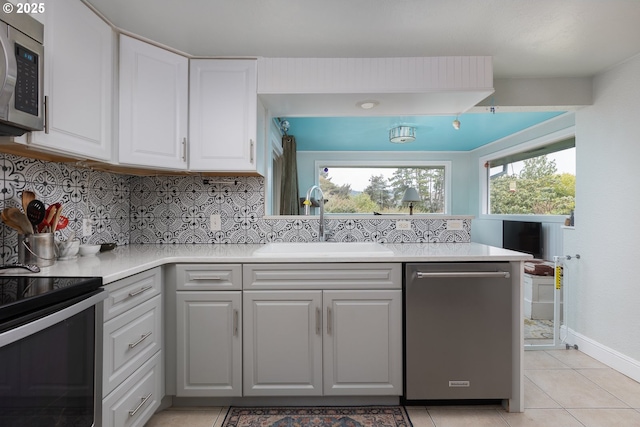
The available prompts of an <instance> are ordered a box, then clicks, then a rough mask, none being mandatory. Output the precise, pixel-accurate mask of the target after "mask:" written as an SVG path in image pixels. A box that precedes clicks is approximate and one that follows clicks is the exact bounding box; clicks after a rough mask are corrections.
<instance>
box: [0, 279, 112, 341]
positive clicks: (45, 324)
mask: <svg viewBox="0 0 640 427" xmlns="http://www.w3.org/2000/svg"><path fill="white" fill-rule="evenodd" d="M106 298H107V292H105V291H104V290H102V289H101V290H99V291H98V292H97V293H96V294H94V295H92V296H90V297H88V298H86V299H83V300H82V301H80V302H78V303H76V304H74V305H72V306H69V307H66V308H63V309H62V310H60V311H56V312H55V313H51V314H49V315H48V316H45V317H42V318H40V319H36V320H34V321H32V322H29V323H26V324H24V325H21V326H18V327H17V328H14V329H11V330H8V331H5V332H3V333H1V334H0V347H4V346H5V345H9V344H11V343H14V342H16V341H19V340H21V339H23V338H26V337H28V336H29V335H33V334H35V333H38V332H40V331H43V330H45V329H47V328H49V327H51V326H53V325H55V324H56V323H59V322H62V321H63V320H66V319H68V318H70V317H72V316H75V315H76V314H78V313H81V312H83V311H84V310H86V309H88V308H90V307H91V306H94V305H96V304H98V303H99V302H100V301H102V300H104V299H106Z"/></svg>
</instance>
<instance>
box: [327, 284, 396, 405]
mask: <svg viewBox="0 0 640 427" xmlns="http://www.w3.org/2000/svg"><path fill="white" fill-rule="evenodd" d="M324 318H325V320H324V344H323V345H324V394H325V395H385V396H391V395H401V394H402V291H400V290H393V291H392V290H390V291H386V290H379V291H377V290H373V291H324Z"/></svg>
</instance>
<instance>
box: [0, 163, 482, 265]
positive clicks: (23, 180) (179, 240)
mask: <svg viewBox="0 0 640 427" xmlns="http://www.w3.org/2000/svg"><path fill="white" fill-rule="evenodd" d="M0 162H1V163H0V164H1V165H2V176H1V178H2V185H1V188H2V199H1V200H0V208H2V209H4V208H5V207H9V206H14V207H20V206H21V202H20V195H21V193H22V191H23V190H31V191H34V192H35V193H36V196H37V197H38V198H39V199H40V200H42V201H43V202H44V203H45V204H46V205H49V204H51V203H55V202H61V203H62V204H63V212H62V214H63V215H64V216H67V217H68V218H69V226H68V227H67V228H66V229H64V230H60V231H57V232H56V238H57V239H59V240H60V239H61V240H64V239H67V238H68V237H69V236H70V235H71V233H75V234H76V235H77V236H81V235H82V223H83V219H85V218H87V219H90V220H91V222H92V224H93V230H94V232H93V234H92V235H91V236H89V237H86V236H84V237H82V241H83V243H105V242H116V243H117V244H118V245H126V244H130V243H131V244H157V243H162V244H185V243H187V244H189V243H193V244H195V243H207V244H211V243H214V244H215V243H267V242H273V241H312V240H316V239H317V233H318V219H317V217H315V218H309V219H272V218H269V219H267V218H264V190H263V185H264V183H263V178H261V177H201V176H192V175H190V176H148V177H147V176H129V175H119V174H114V173H109V172H101V171H95V170H90V169H86V168H83V167H81V166H76V165H73V164H65V163H54V162H45V161H40V160H33V159H27V158H23V157H18V156H14V155H10V154H0ZM212 214H217V215H220V217H221V226H222V227H221V228H222V229H221V230H219V231H211V230H210V227H209V223H210V217H211V215H212ZM411 221H412V229H411V230H396V229H395V220H389V219H362V220H359V219H329V220H328V221H327V230H328V231H329V232H330V240H334V241H375V242H387V243H409V242H469V241H470V240H471V237H470V236H471V220H468V219H465V220H463V230H459V231H449V230H447V229H446V223H445V221H444V220H441V219H411ZM1 233H2V234H1V240H2V242H1V243H2V246H1V255H2V263H11V262H15V261H16V260H17V244H18V239H17V234H16V232H15V231H14V230H13V229H11V228H9V227H7V226H5V225H3V226H2V229H1Z"/></svg>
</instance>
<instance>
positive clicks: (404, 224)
mask: <svg viewBox="0 0 640 427" xmlns="http://www.w3.org/2000/svg"><path fill="white" fill-rule="evenodd" d="M396 230H411V221H407V220H404V219H401V220H398V221H396Z"/></svg>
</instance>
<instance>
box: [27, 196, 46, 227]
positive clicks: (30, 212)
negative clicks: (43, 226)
mask: <svg viewBox="0 0 640 427" xmlns="http://www.w3.org/2000/svg"><path fill="white" fill-rule="evenodd" d="M25 212H26V213H27V218H28V219H29V222H30V223H31V225H33V229H34V230H36V229H37V227H38V224H40V223H41V222H42V220H44V214H45V209H44V203H42V202H41V201H40V200H37V199H34V200H32V201H30V202H29V204H28V205H27V209H26V210H25Z"/></svg>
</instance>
